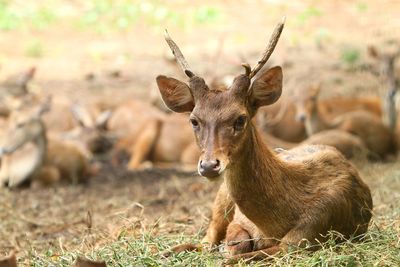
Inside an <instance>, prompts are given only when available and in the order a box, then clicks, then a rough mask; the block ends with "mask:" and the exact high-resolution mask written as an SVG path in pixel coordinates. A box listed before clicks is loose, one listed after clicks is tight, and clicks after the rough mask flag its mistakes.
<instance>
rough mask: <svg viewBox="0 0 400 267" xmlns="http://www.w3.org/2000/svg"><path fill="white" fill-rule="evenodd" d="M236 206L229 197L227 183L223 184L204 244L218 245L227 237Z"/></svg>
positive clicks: (215, 201)
mask: <svg viewBox="0 0 400 267" xmlns="http://www.w3.org/2000/svg"><path fill="white" fill-rule="evenodd" d="M234 214H235V204H234V202H233V201H232V199H231V198H230V197H229V194H228V189H227V188H226V185H225V183H222V184H221V186H220V188H219V190H218V193H217V196H216V197H215V200H214V205H213V210H212V217H211V222H210V224H209V226H208V229H207V233H206V236H205V237H204V238H203V240H202V243H205V244H209V245H210V246H214V245H218V244H219V243H220V242H221V241H222V240H223V239H224V238H225V236H226V231H227V228H228V225H229V224H230V222H231V221H232V220H233V216H234Z"/></svg>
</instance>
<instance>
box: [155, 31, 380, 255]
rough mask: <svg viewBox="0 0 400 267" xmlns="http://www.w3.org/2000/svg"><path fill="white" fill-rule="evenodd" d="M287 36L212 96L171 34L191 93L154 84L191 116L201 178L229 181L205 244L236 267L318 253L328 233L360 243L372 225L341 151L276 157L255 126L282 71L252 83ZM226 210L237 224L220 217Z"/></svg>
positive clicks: (164, 81)
mask: <svg viewBox="0 0 400 267" xmlns="http://www.w3.org/2000/svg"><path fill="white" fill-rule="evenodd" d="M282 29H283V23H280V24H278V26H277V27H276V29H275V31H274V33H273V35H272V37H271V40H270V43H269V45H268V47H267V49H266V50H265V52H264V54H263V57H262V59H261V60H260V61H259V62H258V64H257V65H256V67H254V69H251V68H250V66H249V65H248V64H244V65H243V66H244V68H245V74H242V75H239V76H237V77H236V78H235V80H234V82H233V84H232V85H231V86H230V88H229V90H225V91H217V90H210V89H209V87H208V86H207V85H206V83H205V81H204V79H202V78H201V77H199V76H197V75H195V74H194V73H193V71H191V69H190V68H189V65H188V64H187V62H186V60H185V59H184V57H183V55H182V53H181V52H180V50H179V48H178V46H177V45H176V44H175V43H174V42H173V41H172V39H171V38H170V37H169V35H168V34H166V41H167V43H168V45H169V46H170V48H171V50H172V51H173V53H174V55H175V57H176V59H177V61H178V62H179V63H180V65H181V67H182V69H183V71H184V73H185V74H186V75H187V76H188V77H189V85H187V84H186V83H184V82H181V81H179V80H176V79H174V78H170V77H166V76H162V75H160V76H158V77H157V84H158V87H159V89H160V92H161V95H162V98H163V100H164V102H165V103H166V105H167V106H168V107H169V108H170V109H172V110H173V111H175V112H179V113H184V112H190V113H191V114H190V121H191V124H192V127H193V130H194V132H195V136H196V140H197V143H198V145H199V147H200V150H201V155H200V159H199V164H198V170H199V173H200V174H201V175H203V176H205V177H207V178H208V179H210V180H216V179H217V178H218V177H221V176H222V177H223V179H224V184H223V185H222V187H221V188H222V189H221V190H220V191H219V195H218V196H217V203H215V207H214V211H213V219H212V222H211V224H210V228H209V229H208V231H207V236H206V238H205V241H207V242H209V243H211V244H217V243H218V242H220V241H221V239H222V238H224V237H226V248H227V249H228V251H229V252H230V255H231V256H232V258H231V261H232V262H235V261H237V260H238V259H242V258H245V259H249V258H253V259H254V258H258V259H259V258H265V257H268V256H270V255H274V254H276V253H278V252H280V251H287V249H288V247H289V246H305V244H306V242H305V240H308V242H310V243H311V244H314V245H315V244H317V241H316V240H319V241H324V240H325V239H326V238H327V237H326V234H327V233H328V231H329V230H335V231H338V232H339V233H341V234H342V235H343V237H344V238H350V237H351V236H359V235H362V234H363V233H365V232H366V231H367V228H368V223H369V221H370V218H371V209H372V199H371V194H370V191H369V188H368V186H367V185H366V184H365V183H364V182H363V181H362V179H361V178H360V176H359V174H358V172H357V170H356V169H355V167H354V166H352V165H351V164H350V163H349V162H348V161H346V160H345V158H344V157H343V156H342V155H341V154H340V153H338V152H337V150H335V149H333V148H331V147H328V146H303V147H300V148H296V149H293V150H289V151H285V152H282V153H280V154H278V155H275V154H274V153H273V152H271V151H270V150H269V149H268V147H267V146H266V145H265V144H264V142H263V141H262V138H261V136H260V134H259V133H258V132H257V130H256V129H255V127H254V125H253V123H252V118H253V117H254V116H255V114H256V112H257V110H258V108H260V107H261V106H265V105H270V104H272V103H274V102H276V101H277V100H278V99H279V97H280V95H281V91H282V78H283V76H282V69H281V67H273V68H270V69H268V70H266V71H264V72H262V73H261V74H260V75H259V76H258V77H257V78H255V79H254V80H253V81H252V79H253V78H254V76H255V74H257V73H258V72H259V71H260V70H261V68H262V67H263V65H264V64H265V63H266V61H267V60H268V58H269V57H270V55H271V54H272V52H273V50H274V47H275V45H276V43H277V41H278V39H279V36H280V33H281V31H282ZM221 199H222V201H220V200H221ZM233 205H234V209H231V208H232V206H233ZM221 210H224V211H225V213H224V214H228V216H227V217H228V218H233V219H232V221H230V220H228V221H227V220H226V216H223V217H221V212H220V211H221Z"/></svg>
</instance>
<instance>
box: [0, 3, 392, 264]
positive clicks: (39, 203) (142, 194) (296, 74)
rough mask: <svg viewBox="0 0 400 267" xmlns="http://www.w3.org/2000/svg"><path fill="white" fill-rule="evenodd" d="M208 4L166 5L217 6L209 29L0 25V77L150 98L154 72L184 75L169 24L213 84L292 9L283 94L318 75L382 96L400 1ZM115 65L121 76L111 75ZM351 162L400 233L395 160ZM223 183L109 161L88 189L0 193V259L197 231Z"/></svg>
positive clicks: (54, 88) (249, 56) (79, 94)
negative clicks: (374, 56)
mask: <svg viewBox="0 0 400 267" xmlns="http://www.w3.org/2000/svg"><path fill="white" fill-rule="evenodd" d="M149 2H150V3H155V2H153V1H149ZM206 2H207V3H202V4H200V3H197V4H193V5H189V4H188V3H187V2H186V1H173V2H171V3H170V4H162V5H165V6H166V7H167V8H169V9H173V10H179V11H181V12H183V13H184V12H185V10H196V8H201V7H202V5H207V6H213V7H215V8H216V9H217V10H220V12H221V14H220V15H219V18H218V19H217V20H216V21H215V22H213V23H209V24H207V23H205V24H200V25H198V24H193V23H192V24H189V25H186V26H184V27H181V26H176V25H174V24H173V23H170V22H166V24H167V25H148V24H146V23H145V22H144V21H142V20H139V21H138V22H137V24H136V25H135V26H134V27H132V28H131V29H128V30H124V31H112V32H107V33H97V32H94V31H91V30H88V29H84V30H76V29H75V28H73V27H71V26H70V24H69V23H68V22H66V21H65V20H62V21H60V22H58V23H57V24H56V25H54V26H51V27H48V28H46V29H42V30H27V29H16V30H12V31H8V32H4V33H2V34H1V35H0V48H1V49H0V50H1V51H0V64H1V71H0V76H1V77H5V76H6V75H7V74H9V73H13V72H15V71H20V70H23V69H26V68H28V67H30V66H37V69H38V72H37V77H36V78H35V80H34V84H33V87H34V88H36V89H38V90H41V91H43V92H45V93H50V94H53V95H58V94H60V95H61V94H62V95H67V96H69V98H70V99H71V102H76V101H77V102H83V103H85V102H90V101H92V100H94V99H98V98H107V99H110V100H111V101H113V102H115V103H118V102H122V101H123V100H125V99H127V98H129V97H135V98H141V99H143V100H144V101H147V100H148V99H149V98H150V95H151V93H152V92H153V91H154V90H156V85H155V77H156V76H157V75H158V74H166V75H173V76H175V77H182V74H181V73H180V71H179V69H177V68H176V67H175V66H174V65H173V64H171V63H170V62H168V60H166V55H167V54H168V49H167V46H166V44H165V42H164V40H163V33H162V31H163V28H164V27H167V28H168V30H169V32H170V34H171V36H173V38H174V39H175V40H177V42H178V43H179V44H181V48H182V50H183V51H184V53H185V55H186V57H187V59H188V61H189V62H190V64H191V66H192V68H193V69H195V70H196V72H198V73H201V74H203V75H204V76H205V77H206V79H211V78H212V77H214V76H216V75H224V74H232V73H233V74H237V73H238V72H241V71H242V70H241V69H240V67H238V66H239V64H240V63H241V62H242V61H247V62H249V63H250V64H254V63H255V62H256V60H257V58H258V57H259V55H260V53H261V51H262V49H263V47H264V46H265V42H266V40H267V38H268V36H269V34H270V32H271V31H272V29H273V27H274V25H275V23H276V22H277V21H279V20H280V19H281V17H282V16H283V15H285V16H286V19H287V23H286V26H285V27H286V28H285V29H284V32H283V35H282V38H281V40H280V43H279V45H278V47H277V49H276V51H275V53H274V56H273V58H272V64H280V65H282V66H283V68H284V75H285V85H286V87H285V89H284V90H286V91H285V93H286V94H289V95H290V93H289V92H290V91H291V90H292V89H294V88H296V86H298V85H301V84H303V83H304V82H320V81H322V83H323V85H324V94H326V95H332V94H341V95H359V94H368V95H369V94H371V95H380V94H381V93H382V90H383V89H384V88H382V86H381V84H380V80H379V78H378V77H376V75H374V74H372V73H370V72H369V71H368V68H369V67H370V66H371V65H372V66H374V65H373V64H374V62H373V61H372V60H371V59H370V58H369V57H368V56H367V54H366V47H367V45H369V44H380V43H381V42H382V41H384V40H387V39H396V40H397V41H398V42H400V38H399V36H400V27H399V26H400V17H399V16H398V11H399V10H400V1H372V0H366V1H350V2H349V1H337V0H330V1H282V2H281V1H273V0H272V1H271V0H264V1H245V2H242V1H233V2H231V1H229V2H228V1H217V2H213V1H206ZM35 3H36V2H35ZM61 3H62V4H63V5H65V6H67V7H69V8H70V9H71V10H73V11H75V12H78V13H77V14H78V15H76V16H79V12H81V11H82V10H84V8H85V7H84V5H83V4H82V5H81V4H80V2H79V1H71V2H70V1H61ZM137 5H140V4H139V3H137ZM160 23H161V22H160ZM32 42H39V43H40V44H41V47H42V50H43V52H42V54H41V55H40V56H31V55H27V47H28V48H29V46H30V44H32ZM354 54H356V56H355V57H356V59H355V60H353V59H352V58H351V57H352V55H354ZM115 71H118V72H119V73H120V74H121V75H120V77H117V78H116V77H113V75H111V74H112V72H115ZM89 76H92V77H94V78H93V79H88V77H89ZM139 115H140V114H138V116H139ZM62 119H63V118H60V120H62ZM103 161H104V160H103ZM356 165H357V167H359V169H360V170H361V173H362V174H363V177H364V178H365V180H366V182H367V183H368V184H369V185H370V187H371V189H372V192H373V197H374V203H375V209H374V212H375V215H376V216H379V217H381V219H382V218H384V217H385V214H388V213H390V214H391V216H393V218H396V216H397V219H390V220H388V221H387V224H391V225H394V226H395V228H396V229H397V230H398V235H399V237H400V219H399V215H400V168H399V167H400V160H399V159H398V158H396V159H393V160H392V161H391V162H389V163H370V162H365V161H362V162H356ZM217 189H218V184H216V183H211V182H208V181H207V180H206V179H205V178H201V177H198V176H197V175H196V173H195V170H194V171H193V173H192V172H190V171H189V172H188V171H186V172H185V171H179V170H177V169H173V168H170V169H167V170H165V169H158V168H157V169H149V170H144V171H137V172H127V171H125V170H123V169H115V168H112V167H111V166H109V164H107V163H104V164H103V166H102V170H101V172H100V174H99V175H98V176H96V177H93V178H92V179H91V180H90V182H89V183H88V184H85V185H69V184H61V185H57V186H54V187H51V188H42V187H38V188H25V189H18V190H11V191H10V190H8V189H5V188H0V256H1V255H5V254H7V253H9V252H10V251H13V250H15V251H16V252H17V256H18V258H19V261H20V263H21V265H26V266H29V265H32V262H33V261H34V259H35V257H41V255H52V256H53V257H57V255H61V254H62V253H63V252H64V251H79V252H82V253H84V252H85V251H91V250H93V249H95V248H100V247H102V246H104V245H105V244H109V243H112V242H113V241H114V240H116V239H117V238H118V236H119V235H120V234H121V232H122V231H129V229H130V227H133V228H135V227H138V228H143V227H144V228H146V227H154V228H156V229H157V234H172V233H175V234H176V233H184V234H187V235H197V234H198V233H199V232H200V233H202V232H203V231H204V229H205V227H206V226H207V222H208V217H209V215H210V212H211V205H212V201H213V197H214V195H215V192H216V190H217ZM396 214H397V215H396ZM382 220H383V219H382ZM156 226H157V227H156Z"/></svg>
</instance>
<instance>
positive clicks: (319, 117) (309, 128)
mask: <svg viewBox="0 0 400 267" xmlns="http://www.w3.org/2000/svg"><path fill="white" fill-rule="evenodd" d="M305 128H306V133H307V136H309V137H310V136H312V135H313V134H316V133H318V132H320V131H323V130H327V129H330V128H333V125H331V123H330V122H329V121H328V120H327V118H325V116H324V114H322V112H321V109H320V107H319V104H318V103H317V104H316V105H315V107H314V110H313V112H311V114H310V117H309V118H308V119H307V120H306V123H305Z"/></svg>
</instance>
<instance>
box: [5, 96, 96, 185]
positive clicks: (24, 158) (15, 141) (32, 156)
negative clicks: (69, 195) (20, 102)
mask: <svg viewBox="0 0 400 267" xmlns="http://www.w3.org/2000/svg"><path fill="white" fill-rule="evenodd" d="M48 110H49V103H45V104H44V105H42V107H41V108H40V109H39V110H38V111H33V112H21V111H20V112H18V114H16V117H15V118H13V117H12V118H11V122H12V125H11V127H10V129H9V131H8V133H7V134H6V136H5V138H4V139H3V140H2V141H3V142H2V146H1V149H0V156H1V158H2V162H1V163H2V164H1V169H0V181H1V184H2V185H5V184H7V185H8V186H9V187H16V186H18V185H20V184H23V183H25V182H28V181H39V182H42V183H44V184H51V183H54V182H57V181H59V180H61V179H65V180H69V181H72V182H74V183H77V182H81V181H86V179H87V178H88V176H89V175H90V174H91V171H92V170H91V168H90V166H89V163H88V160H87V158H86V157H85V156H84V154H83V153H82V152H81V150H79V149H78V148H77V147H76V146H73V145H71V144H67V143H65V142H62V141H60V140H57V139H54V138H48V137H47V135H46V128H45V126H44V123H43V121H42V120H41V116H42V115H43V114H44V113H45V112H47V111H48Z"/></svg>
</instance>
